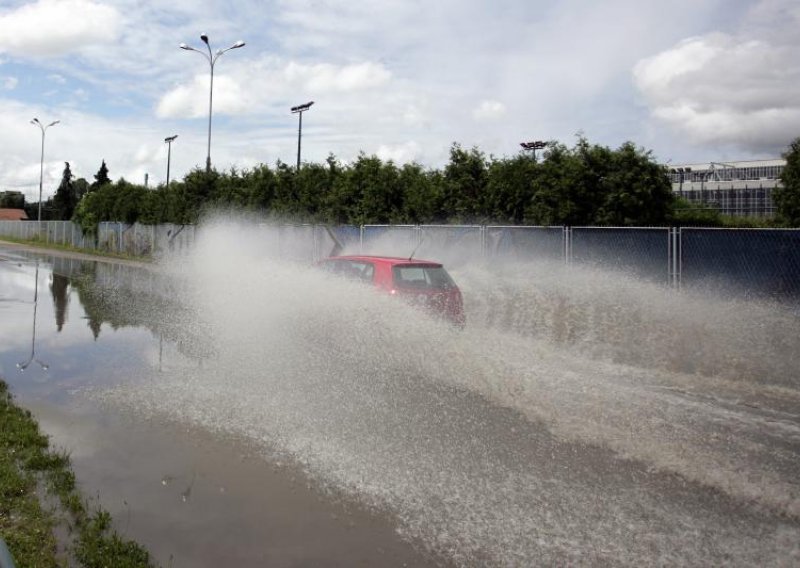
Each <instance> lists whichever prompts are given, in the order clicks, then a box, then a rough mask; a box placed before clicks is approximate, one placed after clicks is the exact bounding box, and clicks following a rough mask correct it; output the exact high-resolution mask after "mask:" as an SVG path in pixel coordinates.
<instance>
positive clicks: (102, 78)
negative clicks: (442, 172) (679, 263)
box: [0, 0, 800, 199]
mask: <svg viewBox="0 0 800 568" xmlns="http://www.w3.org/2000/svg"><path fill="white" fill-rule="evenodd" d="M797 29H800V2H797V1H796V0H753V1H744V0H742V1H739V0H728V1H722V0H691V1H690V0H675V1H673V2H671V3H670V4H669V6H666V5H665V4H664V3H663V2H648V1H643V0H639V1H635V0H607V1H604V2H593V1H589V0H561V1H549V0H495V1H494V2H488V1H479V0H459V1H455V0H438V1H434V2H431V1H427V2H423V1H419V0H381V1H378V0H365V1H361V2H352V1H339V0H336V1H328V0H265V1H240V0H229V1H225V2H221V1H219V2H218V1H214V0H205V1H192V2H189V1H187V0H175V1H172V2H162V1H157V0H116V1H107V2H101V1H99V0H38V1H36V2H24V1H9V0H0V103H2V104H0V143H2V147H3V149H4V152H3V153H2V155H0V190H5V189H16V190H21V191H25V192H26V194H27V196H28V198H29V199H35V197H36V194H37V193H38V179H39V159H40V143H41V133H40V131H39V130H38V129H36V128H35V127H34V126H32V125H31V124H30V123H29V122H30V120H31V118H33V117H38V118H39V119H40V120H41V121H42V122H44V123H49V122H51V121H53V120H60V121H61V122H60V124H58V125H56V126H54V127H52V128H50V129H49V130H48V131H47V135H46V144H45V184H44V193H45V197H47V196H48V195H51V194H52V192H53V191H54V190H55V187H56V186H57V183H58V180H59V179H60V176H61V172H62V170H63V167H64V162H65V161H69V162H70V164H71V167H72V171H73V173H75V174H76V175H77V176H78V177H86V178H87V179H89V180H90V181H91V179H92V176H93V175H94V174H95V173H96V172H97V170H98V168H99V167H100V163H101V160H103V159H105V160H106V162H107V164H108V167H109V170H110V175H111V178H112V179H118V178H119V177H125V178H126V179H128V180H130V181H134V182H139V183H141V182H143V180H144V175H145V173H147V174H148V175H149V180H150V183H151V184H157V183H162V182H163V181H164V180H165V177H166V159H167V147H166V145H165V144H164V142H163V140H164V138H165V137H167V136H171V135H173V134H178V139H177V140H176V141H175V142H174V143H173V146H172V162H171V177H173V179H174V178H175V177H180V176H182V175H183V174H184V173H186V172H187V171H189V170H190V169H192V168H193V167H196V166H202V165H203V164H204V163H205V156H206V136H207V126H208V124H207V119H208V86H209V66H208V63H207V62H206V61H205V60H204V59H203V58H202V57H201V56H200V55H199V54H197V53H192V52H187V51H183V50H181V49H179V48H178V45H179V44H180V43H182V42H185V43H187V44H189V45H192V46H195V47H198V48H200V47H202V46H203V44H202V43H201V41H200V39H199V36H200V34H201V33H206V34H208V36H209V38H210V41H211V45H212V48H214V49H215V50H216V49H218V48H226V47H228V46H230V45H232V44H233V43H234V42H236V41H237V40H244V41H245V42H246V43H247V45H246V46H245V47H243V48H241V49H237V50H234V51H231V52H228V53H225V54H224V55H223V56H222V57H221V58H220V59H219V61H218V63H217V65H216V67H215V81H214V114H213V126H212V149H211V158H212V162H213V163H214V165H215V166H216V167H218V168H223V169H227V168H229V167H237V168H248V167H253V166H254V165H257V164H259V163H268V164H274V163H275V162H276V161H277V160H283V161H284V162H288V163H294V161H295V159H296V147H297V146H296V145H297V116H296V115H292V114H291V113H290V112H289V108H290V107H291V106H294V105H297V104H300V103H304V102H306V101H310V100H313V101H315V105H314V106H313V108H312V109H311V110H310V111H309V112H308V113H306V114H305V115H304V118H303V159H304V161H321V160H324V159H325V157H326V156H327V155H328V154H330V153H333V154H334V155H336V156H337V157H339V158H340V159H342V160H345V161H347V160H352V159H354V158H355V157H356V156H357V155H358V153H359V152H360V151H363V152H365V153H367V154H376V155H378V156H380V157H381V158H384V159H393V160H395V161H397V162H406V161H411V160H415V161H418V162H420V163H422V164H424V165H427V166H432V167H437V166H440V165H442V164H443V163H444V162H445V161H446V159H447V155H448V150H449V147H450V145H451V143H453V142H460V143H461V144H462V145H465V146H473V145H477V146H478V147H479V148H481V149H482V150H484V151H485V152H486V153H488V154H493V155H496V156H509V155H513V154H515V153H516V152H518V151H519V143H520V142H522V141H527V140H538V139H544V140H559V141H562V142H564V143H566V144H568V145H571V144H573V143H574V141H575V136H576V134H577V133H582V134H583V135H585V136H586V137H587V138H588V139H589V140H590V141H591V142H596V143H601V144H606V145H610V146H612V147H616V146H618V145H619V144H621V143H623V142H625V141H627V140H631V141H633V142H635V143H637V144H638V145H640V146H643V147H644V148H646V149H649V150H652V151H653V153H654V155H655V156H656V157H657V158H658V159H659V160H661V161H663V162H667V161H671V163H679V162H687V161H691V162H696V161H704V160H705V161H708V160H733V159H748V158H765V157H775V156H777V155H778V154H779V153H780V152H781V151H783V150H784V149H785V147H786V146H787V145H788V143H789V142H790V141H791V140H792V139H793V138H795V137H797V136H799V135H800V96H798V92H800V34H797V32H796V30H797Z"/></svg>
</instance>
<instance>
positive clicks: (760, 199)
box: [669, 158, 786, 217]
mask: <svg viewBox="0 0 800 568" xmlns="http://www.w3.org/2000/svg"><path fill="white" fill-rule="evenodd" d="M784 167H786V160H784V159H782V158H778V159H774V160H749V161H741V162H705V163H700V164H682V165H670V166H669V177H670V181H671V182H672V191H673V192H674V193H676V194H677V195H679V196H680V197H683V198H684V199H686V200H688V201H690V202H692V203H701V204H705V205H707V206H708V207H710V208H713V209H716V210H718V211H719V212H720V213H722V214H723V215H737V216H745V217H771V216H772V215H774V214H775V205H774V204H773V202H772V191H773V190H774V189H775V188H776V187H779V186H780V183H781V180H780V176H781V172H783V168H784Z"/></svg>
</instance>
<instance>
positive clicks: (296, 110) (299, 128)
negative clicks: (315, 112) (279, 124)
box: [292, 101, 314, 173]
mask: <svg viewBox="0 0 800 568" xmlns="http://www.w3.org/2000/svg"><path fill="white" fill-rule="evenodd" d="M313 104H314V101H309V102H307V103H305V104H302V105H297V106H293V107H292V114H299V115H300V122H299V123H298V125H297V173H300V138H301V137H302V135H303V113H304V112H305V111H307V110H308V109H310V108H311V105H313Z"/></svg>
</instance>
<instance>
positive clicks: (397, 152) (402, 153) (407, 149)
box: [375, 140, 421, 164]
mask: <svg viewBox="0 0 800 568" xmlns="http://www.w3.org/2000/svg"><path fill="white" fill-rule="evenodd" d="M420 153H421V148H420V145H419V144H418V143H416V142H414V141H413V140H411V141H409V142H405V143H403V144H398V145H395V146H393V145H389V144H381V145H380V146H379V147H378V149H377V150H376V151H375V155H376V156H378V157H379V158H380V159H381V160H383V161H389V160H391V161H393V162H394V163H396V164H405V163H407V162H413V161H414V160H416V159H417V158H418V157H419V155H420Z"/></svg>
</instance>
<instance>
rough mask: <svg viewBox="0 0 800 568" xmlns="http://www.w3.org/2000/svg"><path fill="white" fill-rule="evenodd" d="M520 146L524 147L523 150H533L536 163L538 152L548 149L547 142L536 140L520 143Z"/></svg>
mask: <svg viewBox="0 0 800 568" xmlns="http://www.w3.org/2000/svg"><path fill="white" fill-rule="evenodd" d="M519 145H520V146H522V148H523V150H533V161H534V162H535V161H536V150H541V149H543V148H546V147H547V142H543V141H541V140H536V141H534V142H520V143H519Z"/></svg>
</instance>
